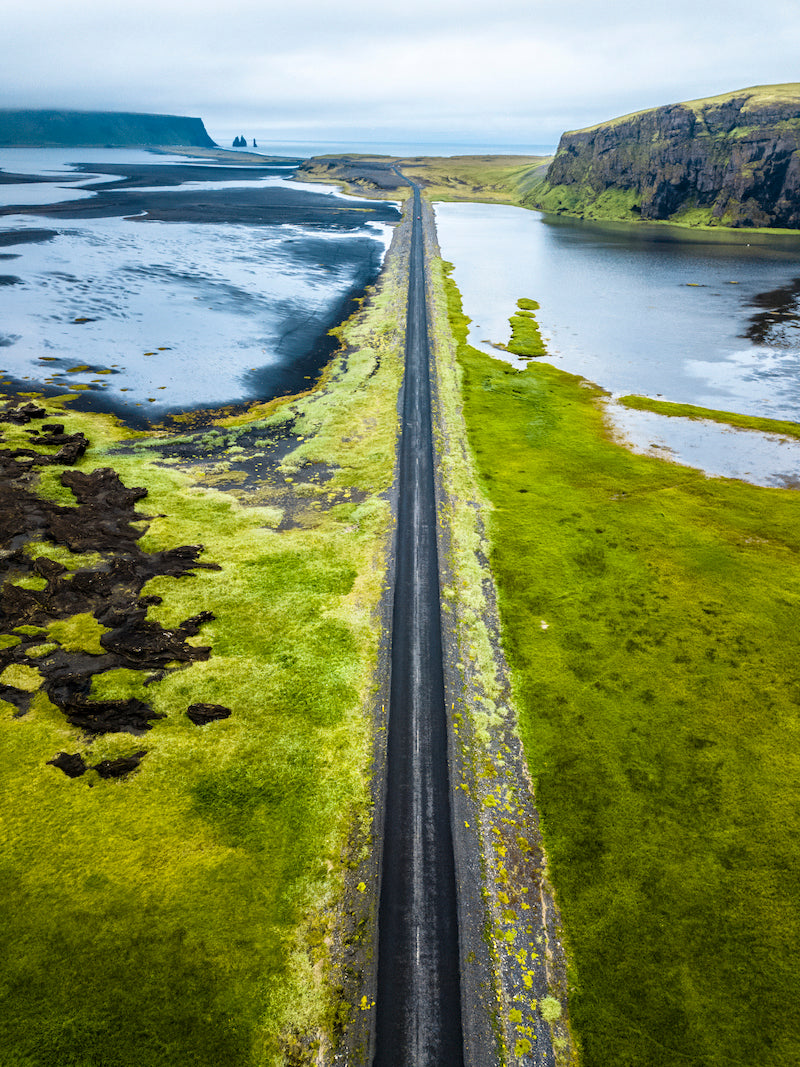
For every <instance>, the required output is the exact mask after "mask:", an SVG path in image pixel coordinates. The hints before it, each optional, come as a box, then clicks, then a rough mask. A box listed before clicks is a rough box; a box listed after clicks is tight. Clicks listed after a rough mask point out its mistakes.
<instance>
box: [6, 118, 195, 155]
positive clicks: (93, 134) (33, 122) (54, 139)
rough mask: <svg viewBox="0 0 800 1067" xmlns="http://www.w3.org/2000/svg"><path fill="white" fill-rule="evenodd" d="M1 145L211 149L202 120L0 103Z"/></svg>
mask: <svg viewBox="0 0 800 1067" xmlns="http://www.w3.org/2000/svg"><path fill="white" fill-rule="evenodd" d="M0 145H3V146H7V147H13V146H34V145H35V146H45V147H49V146H52V145H80V146H92V147H94V146H102V147H104V148H128V147H132V146H134V145H174V146H179V145H180V146H185V147H189V148H213V147H214V142H213V141H212V140H211V138H210V137H209V136H208V134H207V133H206V129H205V126H204V125H203V121H202V119H195V118H185V117H184V116H182V115H140V114H136V113H132V112H125V111H29V110H25V109H22V108H0Z"/></svg>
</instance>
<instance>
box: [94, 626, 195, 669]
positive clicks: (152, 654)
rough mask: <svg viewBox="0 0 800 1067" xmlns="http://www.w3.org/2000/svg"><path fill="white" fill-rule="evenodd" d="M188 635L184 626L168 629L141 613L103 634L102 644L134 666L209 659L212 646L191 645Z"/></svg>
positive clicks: (163, 664)
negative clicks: (187, 639)
mask: <svg viewBox="0 0 800 1067" xmlns="http://www.w3.org/2000/svg"><path fill="white" fill-rule="evenodd" d="M194 633H197V630H195V631H194ZM186 637H187V631H185V630H183V629H178V630H165V629H164V628H163V627H162V626H161V625H160V623H157V622H151V621H150V620H149V619H145V618H143V617H142V616H138V617H135V618H133V619H129V620H127V621H126V622H124V623H123V624H122V625H121V626H118V627H116V628H115V629H113V630H112V631H111V632H110V633H105V634H103V636H102V637H101V638H100V644H101V645H102V646H103V648H105V649H108V651H109V652H113V653H115V654H116V655H117V656H118V657H119V658H120V659H121V660H123V661H124V663H125V666H130V667H134V668H136V667H139V666H145V667H166V665H167V664H168V663H171V662H173V661H177V662H180V663H190V662H192V661H193V660H200V659H208V657H209V656H210V655H211V648H210V646H208V645H187V644H186V641H185V640H184V639H185V638H186Z"/></svg>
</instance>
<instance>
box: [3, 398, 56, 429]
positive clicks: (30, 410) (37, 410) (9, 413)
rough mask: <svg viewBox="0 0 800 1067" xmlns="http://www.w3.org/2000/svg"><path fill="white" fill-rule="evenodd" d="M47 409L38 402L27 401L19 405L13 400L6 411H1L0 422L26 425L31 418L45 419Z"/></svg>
mask: <svg viewBox="0 0 800 1067" xmlns="http://www.w3.org/2000/svg"><path fill="white" fill-rule="evenodd" d="M46 414H47V411H46V410H45V409H44V408H41V407H39V405H38V404H33V403H27V404H22V405H19V404H18V403H17V401H15V400H12V401H11V403H10V405H9V406H8V407H7V408H6V409H5V411H2V412H0V422H13V423H16V424H17V425H19V426H25V425H26V424H27V423H29V422H30V421H31V419H43V418H44V417H45V415H46Z"/></svg>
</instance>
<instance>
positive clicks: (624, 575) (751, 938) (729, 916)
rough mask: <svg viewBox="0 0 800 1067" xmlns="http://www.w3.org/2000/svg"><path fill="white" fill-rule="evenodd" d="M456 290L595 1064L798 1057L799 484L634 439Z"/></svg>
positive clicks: (511, 623)
mask: <svg viewBox="0 0 800 1067" xmlns="http://www.w3.org/2000/svg"><path fill="white" fill-rule="evenodd" d="M450 313H451V321H452V323H453V325H454V326H455V329H456V331H457V332H458V335H459V337H460V339H461V341H462V344H461V347H460V360H461V364H462V367H463V369H464V375H465V378H464V381H465V385H464V412H465V417H466V422H467V427H468V431H469V435H470V442H471V445H472V448H473V450H474V454H475V457H476V462H477V465H478V469H479V471H480V472H481V475H482V478H483V483H484V486H485V488H486V491H487V493H488V494H489V496H490V498H491V500H492V502H493V504H494V508H495V510H494V513H493V516H492V522H491V525H490V535H491V541H492V553H491V560H492V567H493V571H494V573H495V576H496V579H497V582H498V586H499V590H500V608H501V615H502V619H503V625H504V640H505V645H506V649H507V652H508V655H509V659H510V661H511V663H512V667H513V670H514V674H515V684H516V690H517V696H518V701H519V705H520V708H521V730H522V734H523V739H524V742H525V746H526V751H527V755H528V761H529V766H530V769H531V772H532V775H533V776H534V779H535V782H536V787H537V798H538V806H539V809H540V812H541V814H542V819H543V825H544V831H545V837H546V842H547V846H548V853H549V856H550V861H551V870H552V875H553V878H554V881H555V885H556V889H557V892H558V895H559V900H560V904H561V908H562V914H563V917H564V922H565V926H566V935H567V939H568V942H569V948H570V956H571V967H572V975H571V986H572V995H571V1001H570V1015H571V1019H572V1022H573V1025H574V1027H575V1030H576V1033H577V1036H578V1038H579V1040H580V1041H581V1043H582V1047H583V1062H584V1064H585V1067H623V1065H624V1067H675V1065H677V1064H682V1065H696V1067H700V1065H702V1067H731V1065H737V1067H751V1065H752V1064H754V1063H764V1064H767V1063H769V1064H770V1065H771V1067H790V1065H793V1064H795V1063H797V1062H798V1059H800V1017H799V1016H800V1013H799V1012H798V1004H800V977H798V972H797V968H796V965H795V959H796V955H797V948H798V935H799V934H800V923H799V922H798V917H797V911H796V906H795V905H796V899H797V889H798V885H797V873H796V872H797V867H796V856H795V842H796V840H797V834H798V831H800V826H799V825H798V822H800V819H799V818H798V811H797V805H796V797H797V791H798V785H800V781H799V779H800V756H798V746H797V734H798V703H799V702H800V697H799V696H798V694H799V693H800V689H799V688H798V686H799V684H800V670H798V666H797V656H796V650H795V647H794V646H795V635H796V633H797V629H798V622H799V621H800V563H799V562H798V560H800V533H799V532H798V530H800V523H799V522H798V519H799V518H800V500H798V497H797V496H796V494H793V493H790V492H786V491H781V490H768V489H759V488H755V487H751V486H747V485H744V484H741V483H736V482H731V481H726V480H721V479H720V480H710V479H706V478H704V477H703V476H702V475H701V474H699V473H698V472H696V471H691V470H689V469H686V468H681V467H677V466H674V465H671V464H667V463H664V462H661V461H659V460H656V459H652V458H649V457H643V456H635V455H633V454H631V453H629V452H627V451H626V450H625V449H623V448H621V447H619V446H617V445H616V444H614V443H612V442H611V441H610V440H609V438H608V437H607V435H606V433H605V430H604V426H603V423H602V417H601V414H600V412H599V410H598V408H597V406H596V405H595V402H594V400H595V396H596V395H597V391H596V390H595V388H594V387H591V386H589V385H588V384H587V383H585V382H583V381H582V380H580V379H578V378H575V377H572V376H569V375H566V374H564V373H562V372H559V371H557V370H555V369H554V368H553V367H550V366H547V365H541V364H536V365H532V366H530V367H528V368H527V369H526V370H524V371H517V370H515V369H513V368H511V367H509V366H508V365H507V364H505V363H502V362H499V361H495V360H492V359H491V358H489V357H487V356H485V355H483V354H481V353H478V352H476V351H475V350H472V349H469V348H468V347H467V346H466V344H465V341H464V339H465V320H464V318H463V316H462V314H461V312H460V303H459V301H458V297H457V293H456V292H455V289H454V287H453V289H452V290H451V309H450Z"/></svg>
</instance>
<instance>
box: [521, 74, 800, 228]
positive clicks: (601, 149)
mask: <svg viewBox="0 0 800 1067" xmlns="http://www.w3.org/2000/svg"><path fill="white" fill-rule="evenodd" d="M525 202H526V205H527V206H529V207H541V208H543V209H544V210H546V211H554V212H558V213H562V212H563V213H565V214H570V215H579V216H582V217H585V218H605V219H620V220H630V219H651V220H669V221H673V222H683V223H686V224H690V225H701V224H705V225H712V226H713V225H721V226H769V227H780V228H787V229H798V228H800V83H792V84H787V85H760V86H756V87H754V88H752V89H741V90H739V91H738V92H734V93H726V94H724V95H722V96H714V97H709V98H707V99H705V100H691V101H689V102H688V103H685V104H670V105H667V106H666V107H657V108H652V109H651V110H649V111H639V112H637V113H636V114H633V115H625V116H623V117H622V118H618V119H613V120H612V121H610V122H602V123H600V124H599V125H597V126H591V127H589V128H587V129H585V130H576V131H573V132H571V133H565V134H564V135H563V136H562V138H561V142H560V144H559V146H558V152H557V154H556V156H555V158H554V159H553V162H552V163H551V165H550V169H549V171H548V172H547V176H546V179H545V181H544V183H543V184H542V185H540V186H538V188H536V189H534V190H533V191H532V192H531V193H530V194H529V196H528V197H527V198H526V201H525Z"/></svg>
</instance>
